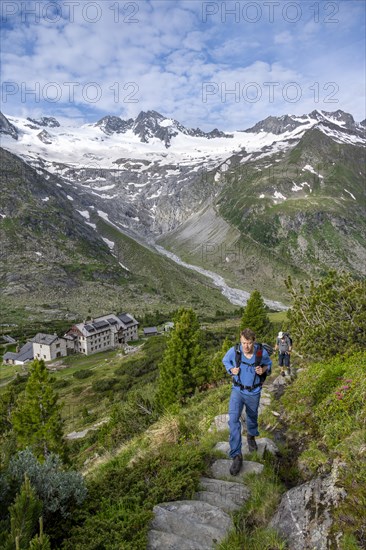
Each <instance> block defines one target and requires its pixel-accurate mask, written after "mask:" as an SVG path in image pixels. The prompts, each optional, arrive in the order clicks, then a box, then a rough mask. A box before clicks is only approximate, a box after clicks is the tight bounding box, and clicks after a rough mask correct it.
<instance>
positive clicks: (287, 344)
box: [275, 332, 292, 376]
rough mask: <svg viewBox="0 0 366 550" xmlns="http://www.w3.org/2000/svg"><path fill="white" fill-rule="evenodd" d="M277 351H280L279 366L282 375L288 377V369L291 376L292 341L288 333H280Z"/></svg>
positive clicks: (276, 346)
mask: <svg viewBox="0 0 366 550" xmlns="http://www.w3.org/2000/svg"><path fill="white" fill-rule="evenodd" d="M275 350H276V351H277V350H278V366H279V367H280V368H281V375H282V376H286V373H285V367H286V368H287V374H289V375H290V374H291V369H290V354H291V351H292V340H291V338H290V336H289V335H288V334H287V332H279V333H278V336H277V339H276V345H275Z"/></svg>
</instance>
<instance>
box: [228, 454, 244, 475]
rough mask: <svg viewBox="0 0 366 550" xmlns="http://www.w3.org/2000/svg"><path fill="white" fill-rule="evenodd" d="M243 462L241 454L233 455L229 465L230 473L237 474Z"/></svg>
mask: <svg viewBox="0 0 366 550" xmlns="http://www.w3.org/2000/svg"><path fill="white" fill-rule="evenodd" d="M242 464H243V457H242V456H241V455H236V456H234V459H233V462H232V464H231V466H230V474H231V475H232V476H237V475H238V473H239V472H240V469H241V467H242Z"/></svg>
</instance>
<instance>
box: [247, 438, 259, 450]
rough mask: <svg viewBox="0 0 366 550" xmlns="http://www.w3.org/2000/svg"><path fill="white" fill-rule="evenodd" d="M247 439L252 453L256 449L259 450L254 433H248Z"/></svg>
mask: <svg viewBox="0 0 366 550" xmlns="http://www.w3.org/2000/svg"><path fill="white" fill-rule="evenodd" d="M247 441H248V447H249V452H250V453H254V452H255V451H257V450H258V446H257V442H256V440H255V437H254V435H248V437H247Z"/></svg>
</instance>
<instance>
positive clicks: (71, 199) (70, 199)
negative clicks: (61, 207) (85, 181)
mask: <svg viewBox="0 0 366 550" xmlns="http://www.w3.org/2000/svg"><path fill="white" fill-rule="evenodd" d="M66 196H67V198H68V199H69V201H73V200H74V199H73V198H72V197H70V195H66Z"/></svg>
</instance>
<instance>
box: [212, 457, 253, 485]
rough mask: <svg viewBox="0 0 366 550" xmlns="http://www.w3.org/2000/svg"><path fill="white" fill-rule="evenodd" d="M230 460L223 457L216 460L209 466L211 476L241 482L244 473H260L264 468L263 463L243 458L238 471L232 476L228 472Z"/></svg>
mask: <svg viewBox="0 0 366 550" xmlns="http://www.w3.org/2000/svg"><path fill="white" fill-rule="evenodd" d="M231 462H232V461H231V460H225V459H219V460H216V461H215V462H214V463H213V464H212V466H211V471H212V476H213V477H215V478H216V479H224V480H228V481H234V482H235V481H236V482H239V483H241V482H242V480H243V477H244V476H245V475H246V474H252V473H254V474H261V473H262V471H263V468H264V466H263V464H259V463H258V462H252V461H250V460H243V465H242V468H241V471H240V473H239V474H238V475H237V476H232V475H231V474H230V472H229V470H230V466H231Z"/></svg>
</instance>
